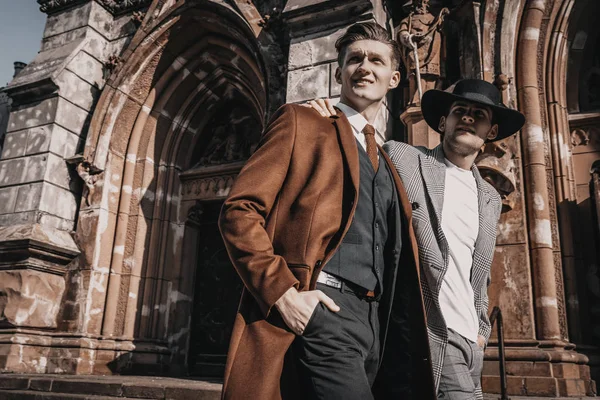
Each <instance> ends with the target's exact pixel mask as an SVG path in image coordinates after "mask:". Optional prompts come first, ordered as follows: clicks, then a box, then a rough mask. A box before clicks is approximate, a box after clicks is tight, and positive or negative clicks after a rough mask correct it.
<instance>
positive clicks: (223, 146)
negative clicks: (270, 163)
mask: <svg viewBox="0 0 600 400" xmlns="http://www.w3.org/2000/svg"><path fill="white" fill-rule="evenodd" d="M228 118H229V119H228V120H226V121H221V122H220V123H219V124H216V125H215V126H214V127H213V128H212V130H211V132H210V141H209V143H208V144H207V145H206V148H205V150H204V152H203V154H202V157H201V158H200V160H199V162H198V164H196V166H210V165H219V164H226V163H231V162H236V161H243V160H246V159H247V158H248V157H250V154H252V153H253V152H254V149H255V147H256V145H257V143H258V139H259V138H260V128H259V125H258V123H257V122H256V121H255V120H254V119H253V118H251V117H249V116H248V115H246V114H245V113H244V112H243V110H240V109H238V108H234V109H233V110H232V111H231V112H230V113H229V115H228Z"/></svg>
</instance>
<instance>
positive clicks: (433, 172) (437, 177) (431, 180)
mask: <svg viewBox="0 0 600 400" xmlns="http://www.w3.org/2000/svg"><path fill="white" fill-rule="evenodd" d="M419 159H420V164H421V174H422V176H423V180H424V181H425V187H426V189H427V190H426V191H427V196H428V197H429V200H430V201H431V204H432V205H433V210H434V212H435V216H436V218H437V225H438V227H439V228H441V223H442V206H443V204H444V189H445V183H446V165H445V164H444V151H443V150H442V145H441V144H440V145H439V146H437V147H436V148H434V149H433V150H431V152H429V153H428V154H423V153H421V154H419Z"/></svg>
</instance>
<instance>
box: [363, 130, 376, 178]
mask: <svg viewBox="0 0 600 400" xmlns="http://www.w3.org/2000/svg"><path fill="white" fill-rule="evenodd" d="M363 133H364V134H365V140H366V142H367V155H368V156H369V160H371V164H373V169H374V170H375V172H377V169H378V167H379V160H378V159H377V142H375V128H373V125H370V124H367V125H365V127H364V128H363Z"/></svg>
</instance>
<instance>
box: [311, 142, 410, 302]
mask: <svg viewBox="0 0 600 400" xmlns="http://www.w3.org/2000/svg"><path fill="white" fill-rule="evenodd" d="M357 145H358V155H359V163H360V178H359V179H360V180H359V182H360V184H359V194H358V203H357V205H356V211H355V213H354V219H353V220H352V224H351V225H350V228H349V229H348V232H347V233H346V236H344V239H343V240H342V243H341V244H340V246H339V247H338V250H337V251H336V253H335V254H334V255H333V257H332V258H331V259H330V260H329V262H328V263H327V264H326V265H325V267H324V268H323V269H324V270H325V271H326V272H328V273H330V274H333V275H336V276H338V277H340V278H343V279H345V280H348V281H350V282H352V283H355V284H357V285H360V286H362V287H363V288H365V289H367V290H376V289H378V291H379V293H380V292H381V288H383V278H382V277H383V271H384V268H385V265H384V264H385V257H384V248H385V247H386V244H387V240H388V232H391V233H392V235H391V236H394V235H393V232H394V230H395V229H396V227H395V226H394V225H395V223H396V218H395V212H396V207H397V206H396V203H397V199H396V191H395V189H394V182H393V178H392V174H391V172H390V171H389V169H388V168H389V167H388V165H387V163H386V162H385V161H384V160H383V157H381V156H380V157H379V168H378V170H377V173H375V170H374V169H373V166H372V165H371V161H370V160H369V157H368V156H367V153H366V151H365V150H364V149H363V147H362V146H361V145H360V144H359V143H357ZM398 228H400V227H398ZM398 240H400V239H399V238H398ZM392 245H394V244H392Z"/></svg>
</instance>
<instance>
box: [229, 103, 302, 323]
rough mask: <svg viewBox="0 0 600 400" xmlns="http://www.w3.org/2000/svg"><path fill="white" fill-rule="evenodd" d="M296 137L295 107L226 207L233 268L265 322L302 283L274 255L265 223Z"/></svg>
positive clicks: (279, 121) (269, 134) (273, 130)
mask: <svg viewBox="0 0 600 400" xmlns="http://www.w3.org/2000/svg"><path fill="white" fill-rule="evenodd" d="M295 137H296V113H295V110H294V108H293V106H290V105H285V106H283V107H281V108H280V109H279V110H278V111H277V112H276V113H275V115H274V116H273V118H272V120H271V122H270V124H269V126H268V127H267V130H266V131H265V133H264V135H263V137H262V139H261V141H260V143H259V146H258V148H257V150H256V151H255V153H254V154H253V155H252V156H251V157H250V159H249V160H248V162H247V163H246V165H245V166H244V168H243V169H242V171H241V172H240V174H239V175H238V177H237V178H236V182H235V184H234V185H233V188H232V189H231V192H230V194H229V197H228V198H227V200H226V201H225V203H224V204H223V208H222V210H221V215H220V218H219V228H220V230H221V234H222V236H223V240H224V242H225V247H226V248H227V251H228V253H229V257H230V258H231V262H232V263H233V265H234V267H235V268H236V270H237V272H238V274H239V275H240V277H241V278H242V281H243V282H244V285H245V286H246V288H247V289H248V291H249V292H250V293H251V294H252V296H253V297H254V298H255V299H256V301H257V303H258V305H259V306H260V308H261V310H262V312H263V313H264V315H265V317H267V316H268V315H269V312H270V310H271V307H273V305H274V304H275V302H276V301H277V300H278V299H279V298H280V297H281V296H282V295H283V294H284V293H285V292H286V291H287V290H288V289H289V288H291V287H292V286H296V287H298V285H299V282H298V280H297V279H296V278H295V277H294V275H293V274H292V272H291V271H290V269H289V268H288V266H287V263H286V261H285V260H284V259H283V258H282V257H281V256H279V255H277V254H275V252H274V250H273V245H272V241H271V238H270V237H269V234H268V232H267V231H266V220H267V218H268V217H269V215H270V214H271V212H272V211H275V212H276V210H273V206H274V204H275V202H276V199H277V197H278V195H279V192H280V190H281V187H282V185H283V183H284V181H285V178H286V175H287V173H288V169H289V165H290V160H291V157H292V152H293V149H294V142H295Z"/></svg>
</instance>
